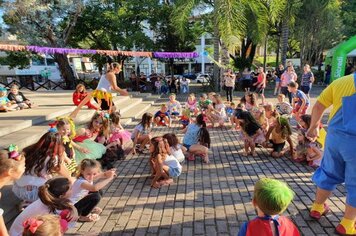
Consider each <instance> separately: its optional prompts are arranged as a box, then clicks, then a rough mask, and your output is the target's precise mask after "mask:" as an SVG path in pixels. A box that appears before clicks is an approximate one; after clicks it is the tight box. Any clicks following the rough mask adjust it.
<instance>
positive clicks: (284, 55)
mask: <svg viewBox="0 0 356 236" xmlns="http://www.w3.org/2000/svg"><path fill="white" fill-rule="evenodd" d="M288 23H289V22H288V19H284V20H283V21H282V64H283V66H286V60H287V50H288V37H289V26H288Z"/></svg>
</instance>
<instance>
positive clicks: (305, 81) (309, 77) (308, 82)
mask: <svg viewBox="0 0 356 236" xmlns="http://www.w3.org/2000/svg"><path fill="white" fill-rule="evenodd" d="M303 69H304V72H303V75H302V80H301V83H300V90H302V91H303V92H304V93H305V94H306V95H307V96H308V98H310V96H309V93H310V90H311V88H312V84H313V83H314V81H315V78H314V74H313V72H311V70H310V66H309V65H308V64H306V65H305V66H304V68H303Z"/></svg>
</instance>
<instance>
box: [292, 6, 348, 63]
mask: <svg viewBox="0 0 356 236" xmlns="http://www.w3.org/2000/svg"><path fill="white" fill-rule="evenodd" d="M297 16H298V22H296V27H295V32H296V37H297V39H298V41H299V42H300V52H301V56H302V60H303V62H304V63H309V64H312V65H314V64H318V63H320V59H321V55H322V52H323V51H324V50H325V49H329V48H331V47H333V45H334V44H336V43H337V42H339V41H340V40H341V31H340V29H341V19H340V5H339V3H338V1H337V0H303V5H302V7H301V8H300V11H299V13H298V15H297Z"/></svg>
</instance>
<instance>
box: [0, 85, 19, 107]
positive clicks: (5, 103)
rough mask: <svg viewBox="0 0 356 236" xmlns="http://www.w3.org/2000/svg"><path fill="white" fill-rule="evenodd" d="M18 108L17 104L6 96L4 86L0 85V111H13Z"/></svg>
mask: <svg viewBox="0 0 356 236" xmlns="http://www.w3.org/2000/svg"><path fill="white" fill-rule="evenodd" d="M18 109H20V108H19V107H18V105H17V104H12V103H11V101H10V100H9V99H8V98H7V90H6V88H2V87H0V112H8V111H15V110H18Z"/></svg>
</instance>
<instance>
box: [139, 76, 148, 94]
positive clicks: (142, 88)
mask: <svg viewBox="0 0 356 236" xmlns="http://www.w3.org/2000/svg"><path fill="white" fill-rule="evenodd" d="M138 86H139V88H140V89H139V90H140V92H141V93H142V92H144V91H146V90H147V76H146V75H145V73H143V72H141V73H140V78H139V81H138Z"/></svg>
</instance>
